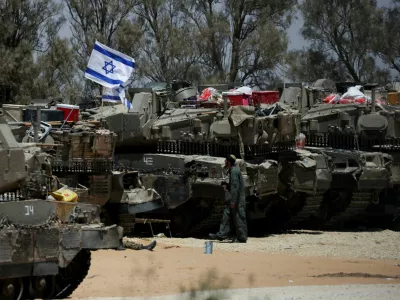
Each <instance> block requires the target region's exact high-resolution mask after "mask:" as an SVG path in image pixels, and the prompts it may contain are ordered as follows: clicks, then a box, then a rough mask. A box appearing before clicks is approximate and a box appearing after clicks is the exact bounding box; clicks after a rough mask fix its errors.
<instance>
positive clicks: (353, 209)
mask: <svg viewBox="0 0 400 300" xmlns="http://www.w3.org/2000/svg"><path fill="white" fill-rule="evenodd" d="M373 195H374V193H372V192H360V191H357V192H355V193H353V196H352V199H351V201H350V203H349V205H348V206H347V207H346V209H345V210H344V211H342V212H340V213H339V214H337V215H334V216H332V217H331V218H330V219H329V220H327V221H326V222H325V223H324V225H323V228H324V229H334V228H338V227H339V228H340V227H342V226H343V225H344V224H345V223H346V222H348V221H355V220H357V219H358V220H359V219H360V218H362V217H365V216H367V214H368V213H367V208H368V206H370V204H371V199H372V197H373Z"/></svg>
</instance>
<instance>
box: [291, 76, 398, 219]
mask: <svg viewBox="0 0 400 300" xmlns="http://www.w3.org/2000/svg"><path fill="white" fill-rule="evenodd" d="M318 82H320V83H321V82H322V83H324V82H325V83H326V82H329V81H327V80H320V81H318ZM326 85H327V84H325V86H326ZM333 85H334V84H333V83H331V84H328V86H333ZM301 90H302V92H301V95H302V97H301V100H300V101H299V109H300V111H302V112H303V115H302V118H301V132H302V133H303V134H304V135H305V140H306V145H307V146H308V147H318V148H321V149H322V150H324V149H325V150H326V151H325V152H326V153H329V155H331V156H332V157H333V159H334V160H335V159H339V158H338V157H339V156H338V155H345V156H346V155H350V156H354V155H353V154H352V152H354V153H363V154H362V155H361V157H363V158H362V160H363V161H366V163H364V162H360V161H359V159H360V157H358V158H355V157H353V158H352V164H353V165H352V167H356V168H358V167H359V166H361V165H363V164H366V165H371V164H374V163H377V160H381V159H382V158H383V160H384V163H383V164H382V163H378V165H380V166H381V167H382V166H383V165H384V166H385V168H386V169H388V170H389V175H385V176H383V177H381V178H379V177H373V176H375V175H373V176H372V177H371V178H370V179H368V176H370V175H371V174H370V173H368V172H367V173H366V172H365V171H361V173H359V174H360V175H357V176H365V177H366V178H364V179H363V181H364V180H367V181H366V182H367V184H366V185H364V187H363V188H362V189H358V192H355V191H354V192H351V193H350V192H347V193H346V194H343V193H342V194H340V195H338V196H337V198H336V199H337V200H336V201H337V202H335V201H333V202H335V204H334V205H336V207H337V208H336V209H339V208H338V207H341V208H340V209H339V210H341V213H340V216H341V217H335V218H334V219H340V220H343V221H344V219H346V220H347V221H351V220H357V219H360V218H361V216H360V211H363V212H364V217H363V218H364V219H366V218H367V216H366V215H365V211H366V210H367V211H368V210H370V211H369V212H368V214H367V215H368V216H369V218H371V217H372V216H374V218H375V219H377V218H379V219H380V221H381V223H379V224H375V225H385V224H386V225H389V226H393V225H394V224H391V223H392V220H393V218H394V215H395V214H396V211H398V210H399V207H400V201H399V200H398V198H399V197H398V196H397V195H399V194H400V193H399V179H400V177H399V175H400V173H399V166H400V160H399V149H400V148H399V147H398V145H399V141H398V139H399V137H400V136H399V132H398V128H397V127H399V126H398V115H399V111H398V109H397V108H396V107H394V106H390V105H385V104H382V103H379V102H378V101H376V100H375V87H374V86H372V92H371V95H372V100H371V101H370V103H365V104H363V103H349V104H342V103H340V104H339V103H338V104H323V103H322V99H323V97H325V96H326V95H327V94H329V93H331V92H334V90H333V89H325V88H324V87H323V86H322V85H321V84H320V86H318V84H317V82H316V83H315V84H313V86H312V87H311V88H309V89H307V88H305V87H303V88H302V89H301ZM318 98H319V99H318ZM399 128H400V127H399ZM340 153H342V154H340ZM378 157H381V158H378ZM357 172H359V171H357ZM339 174H341V173H340V172H339ZM367 174H368V175H367ZM346 176H348V175H346ZM355 176H356V175H352V176H350V177H349V178H348V179H347V181H346V182H347V183H350V182H352V178H353V177H355ZM334 177H335V178H338V175H335V176H334ZM339 177H340V178H344V177H343V176H339ZM373 178H374V179H373ZM383 178H384V181H385V182H386V183H385V184H384V186H381V185H380V179H383ZM368 180H369V183H368ZM353 181H354V180H353ZM342 183H343V182H342V181H340V180H339V181H338V180H337V179H334V180H333V181H332V185H333V187H334V188H336V187H338V188H340V186H341V184H342ZM387 183H389V184H387ZM366 188H369V189H371V190H370V191H369V192H366V191H365V189H366ZM371 193H372V194H373V195H371ZM388 195H390V196H388ZM371 197H372V199H373V200H371ZM344 199H347V200H344ZM371 201H372V202H373V203H374V205H373V209H371V208H370V209H368V208H366V206H368V203H370V202H371ZM343 203H347V204H346V205H345V206H343ZM332 205H333V204H332ZM332 205H331V207H332ZM334 205H333V206H334ZM361 219H362V218H361ZM367 219H368V218H367ZM333 223H334V222H333V221H332V222H331V223H330V224H332V225H333Z"/></svg>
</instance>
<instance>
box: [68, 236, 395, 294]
mask: <svg viewBox="0 0 400 300" xmlns="http://www.w3.org/2000/svg"><path fill="white" fill-rule="evenodd" d="M137 241H138V242H141V243H145V244H147V243H148V242H149V240H137ZM204 241H205V240H197V239H169V238H160V239H157V242H158V245H157V247H156V248H155V249H154V251H152V252H150V251H135V250H125V251H111V250H106V251H97V252H92V266H91V270H90V272H89V275H88V276H87V277H86V279H85V280H84V282H83V283H82V284H81V286H80V287H79V288H78V289H77V290H76V291H75V293H74V294H73V295H72V298H73V299H79V298H83V297H133V296H153V295H167V294H175V293H179V292H182V291H190V290H205V289H207V290H209V289H225V288H248V287H270V286H293V285H296V286H298V285H338V284H400V234H399V233H397V232H391V231H382V232H360V233H339V232H330V233H321V232H320V233H316V232H314V233H311V232H297V233H296V234H293V233H292V234H285V235H277V236H270V237H266V238H258V239H255V238H250V239H249V241H248V243H247V244H226V243H219V242H214V251H213V254H210V255H207V254H204ZM300 241H301V242H300ZM360 248H361V249H360ZM307 253H308V255H307Z"/></svg>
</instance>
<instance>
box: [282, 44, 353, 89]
mask: <svg viewBox="0 0 400 300" xmlns="http://www.w3.org/2000/svg"><path fill="white" fill-rule="evenodd" d="M286 62H287V64H288V66H289V71H288V78H290V79H291V80H293V81H295V82H314V81H315V80H317V79H321V78H327V79H331V80H333V81H346V80H347V79H348V78H346V77H345V74H346V69H345V67H344V66H343V64H341V63H340V62H339V61H336V60H334V59H333V58H332V57H329V56H328V55H326V54H325V53H324V52H323V51H320V50H315V49H312V48H311V49H303V50H294V51H291V52H289V53H288V55H287V57H286Z"/></svg>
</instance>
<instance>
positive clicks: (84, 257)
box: [54, 250, 91, 299]
mask: <svg viewBox="0 0 400 300" xmlns="http://www.w3.org/2000/svg"><path fill="white" fill-rule="evenodd" d="M90 264H91V253H90V251H89V250H81V251H80V252H79V253H78V254H77V256H75V258H74V259H73V261H72V262H71V263H70V264H69V265H68V266H67V267H66V268H60V269H59V274H58V275H57V276H56V291H55V296H54V299H66V298H68V297H69V296H70V295H72V293H73V292H74V291H75V290H76V289H77V288H78V287H79V285H80V284H81V283H82V282H83V280H84V279H85V278H86V276H87V275H88V273H89V268H90ZM68 276H69V277H68Z"/></svg>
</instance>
